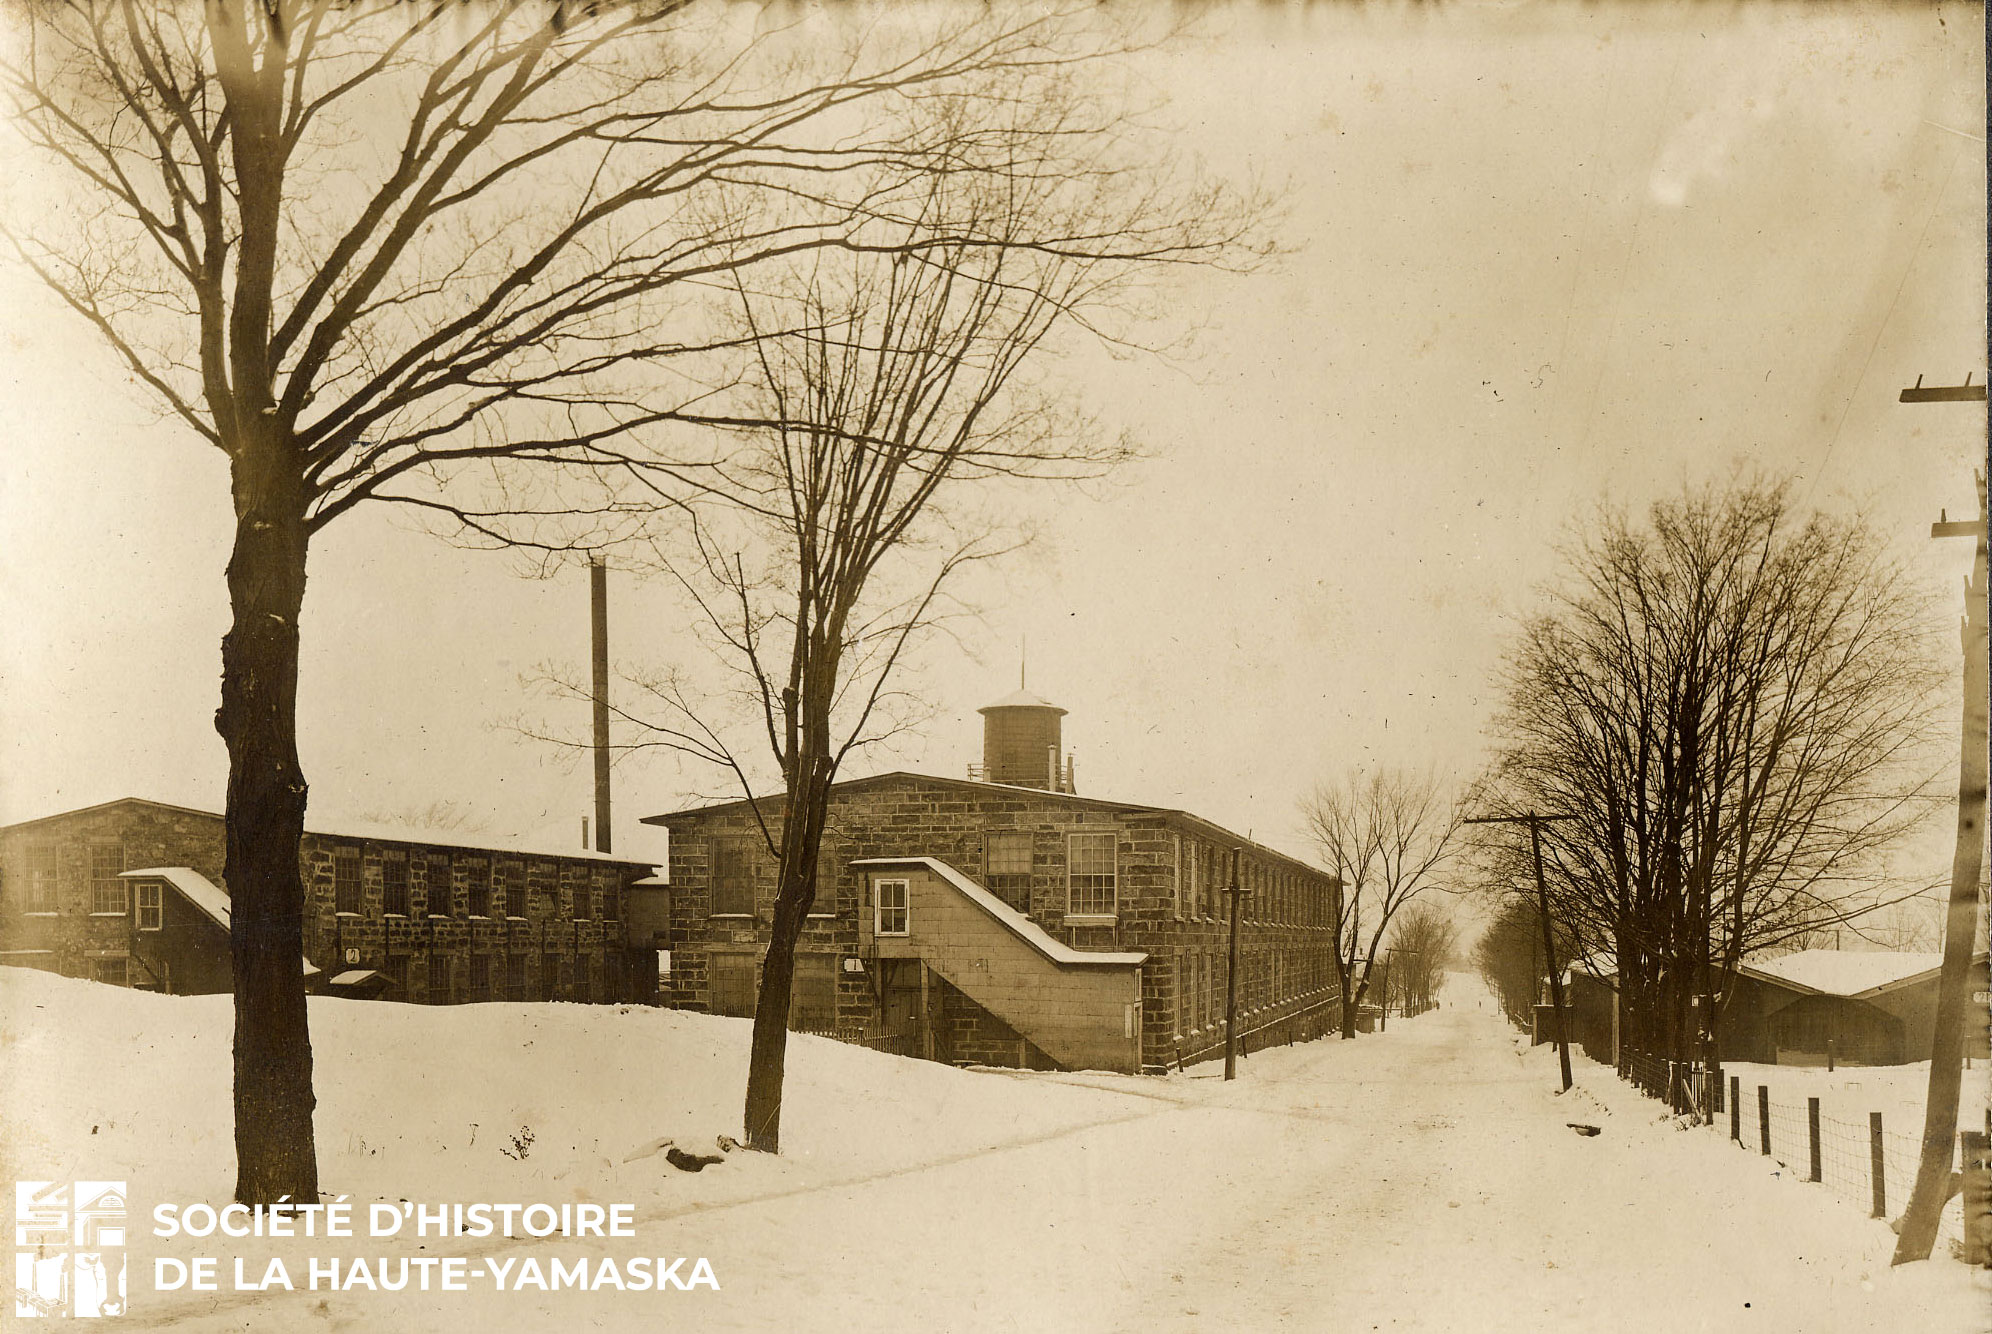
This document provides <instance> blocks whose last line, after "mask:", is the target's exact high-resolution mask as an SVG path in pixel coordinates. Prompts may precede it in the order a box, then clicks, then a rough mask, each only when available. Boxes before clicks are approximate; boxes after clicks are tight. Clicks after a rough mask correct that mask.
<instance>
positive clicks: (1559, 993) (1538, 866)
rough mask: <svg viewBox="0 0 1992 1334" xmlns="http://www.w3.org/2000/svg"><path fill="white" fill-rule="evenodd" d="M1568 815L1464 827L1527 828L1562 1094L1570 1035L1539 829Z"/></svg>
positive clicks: (1490, 819)
mask: <svg viewBox="0 0 1992 1334" xmlns="http://www.w3.org/2000/svg"><path fill="white" fill-rule="evenodd" d="M1573 818H1575V817H1573V816H1568V815H1542V814H1540V813H1538V812H1535V811H1525V812H1524V813H1522V814H1520V815H1483V816H1481V817H1479V818H1478V819H1474V820H1468V821H1466V823H1467V824H1525V825H1527V826H1528V827H1529V848H1530V850H1531V851H1533V852H1534V854H1535V877H1536V909H1537V911H1538V912H1539V913H1540V914H1541V915H1542V961H1543V965H1544V968H1545V969H1546V971H1547V972H1548V973H1549V1003H1550V1008H1551V1009H1552V1010H1554V1011H1555V1012H1556V1059H1557V1061H1558V1063H1559V1064H1560V1065H1561V1066H1562V1068H1563V1091H1564V1092H1566V1093H1568V1092H1569V1091H1570V1083H1571V1080H1570V1034H1569V1033H1568V1032H1567V1031H1566V1029H1567V1027H1568V1026H1567V1025H1566V1024H1565V1023H1564V1022H1563V979H1562V977H1560V976H1559V975H1558V974H1557V971H1556V937H1555V935H1554V933H1553V932H1552V931H1551V930H1550V924H1549V886H1548V884H1547V883H1546V882H1545V881H1544V879H1543V874H1542V826H1543V824H1544V822H1546V821H1549V820H1569V819H1573Z"/></svg>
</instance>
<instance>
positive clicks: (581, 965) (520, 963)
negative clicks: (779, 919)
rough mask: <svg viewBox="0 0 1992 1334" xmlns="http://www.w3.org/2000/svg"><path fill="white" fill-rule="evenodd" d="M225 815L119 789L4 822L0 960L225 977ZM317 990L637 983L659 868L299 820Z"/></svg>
mask: <svg viewBox="0 0 1992 1334" xmlns="http://www.w3.org/2000/svg"><path fill="white" fill-rule="evenodd" d="M224 847H225V843H224V831H223V825H222V817H221V816H220V815H218V814H216V813H215V812H212V811H202V810H196V809H193V808H190V807H185V806H175V805H171V804H169V803H166V802H159V801H149V800H145V799H143V798H138V797H127V798H122V799H120V800H117V801H110V802H105V803H103V804H101V805H96V806H89V807H84V808H82V809H79V810H73V811H66V812H63V813H61V814H58V815H50V816H45V817H43V818H41V819H37V820H29V821H25V822H23V823H20V824H15V825H9V826H7V827H6V828H4V829H0V964H11V965H15V966H22V967H30V968H39V969H43V970H45V971H49V972H55V973H61V974H63V975H64V976H68V977H84V978H91V979H94V980H96V981H99V982H109V983H113V984H115V985H118V986H130V987H139V988H143V989H146V990H152V991H161V992H170V993H173V994H179V995H191V994H202V993H212V992H225V991H228V990H230V989H231V988H232V986H233V980H232V976H231V971H230V966H229V935H228V933H229V897H228V887H227V883H226V880H225V878H224V877H223V874H222V866H223V862H224V855H225V854H224ZM298 863H299V869H300V871H301V873H302V875H303V879H304V887H305V908H304V958H303V959H301V960H300V961H299V966H300V967H301V968H302V969H303V971H304V973H305V976H306V978H307V980H308V983H309V985H311V986H312V987H313V988H314V989H316V990H323V991H327V992H331V993H335V994H341V995H346V996H353V997H361V998H380V999H385V1000H400V1001H416V1002H422V1003H427V1004H436V1005H449V1004H458V1003H463V1002H468V1001H482V1000H573V1001H597V1002H609V1001H624V1000H629V999H632V998H644V997H648V996H649V995H650V994H651V992H652V991H653V989H654V986H655V970H656V955H655V954H654V953H653V952H652V950H651V949H650V948H649V946H648V943H647V939H646V940H645V942H644V943H643V944H640V945H637V946H634V947H632V945H631V942H630V928H629V926H628V922H629V919H630V918H631V916H632V915H634V916H637V917H639V918H640V917H641V916H642V915H643V913H644V912H645V911H646V910H648V907H649V905H648V899H649V898H650V897H652V896H654V895H655V893H656V892H657V890H656V886H657V885H658V882H657V881H656V880H655V878H654V877H653V876H652V874H651V873H652V871H653V870H654V868H653V867H652V866H650V865H649V864H647V863H638V862H632V861H622V860H618V859H615V858H612V857H608V856H604V855H600V854H596V853H591V852H584V851H578V850H577V851H568V852H547V851H538V850H531V849H527V848H525V847H521V846H515V845H513V844H511V843H509V842H507V841H504V840H489V841H480V840H477V839H471V840H466V841H461V842H459V841H453V840H445V839H442V838H440V837H438V838H424V837H423V836H422V835H421V834H419V833H416V832H414V831H410V830H407V829H402V828H400V827H397V826H380V827H374V826H364V825H343V826H341V827H339V828H336V829H333V828H320V829H313V830H307V832H306V833H305V835H304V837H303V838H302V839H301V840H300V842H299V846H298Z"/></svg>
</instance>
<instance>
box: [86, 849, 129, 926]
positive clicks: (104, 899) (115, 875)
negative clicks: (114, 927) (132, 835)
mask: <svg viewBox="0 0 1992 1334" xmlns="http://www.w3.org/2000/svg"><path fill="white" fill-rule="evenodd" d="M124 868H125V864H124V845H123V844H121V843H97V844H93V845H92V846H91V848H90V911H91V912H93V913H117V914H119V915H123V914H124V913H128V912H130V911H131V886H129V885H127V884H126V883H125V882H124V881H123V880H121V879H119V875H120V874H121V873H122V872H123V871H124Z"/></svg>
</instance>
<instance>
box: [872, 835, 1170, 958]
mask: <svg viewBox="0 0 1992 1334" xmlns="http://www.w3.org/2000/svg"><path fill="white" fill-rule="evenodd" d="M851 865H853V866H924V867H926V868H927V869H928V870H929V871H932V872H933V873H934V874H935V875H937V876H939V877H940V878H941V879H943V880H945V881H947V882H948V883H949V884H950V885H953V886H954V887H955V888H956V889H958V890H960V891H961V892H962V894H964V895H966V896H967V897H968V899H969V900H970V901H971V902H973V903H974V904H975V905H976V906H977V907H979V908H981V909H982V910H983V911H984V912H986V913H988V914H989V915H990V916H991V917H994V918H995V919H996V920H997V921H998V922H1000V923H1002V924H1003V925H1004V926H1006V927H1008V928H1010V931H1011V933H1012V934H1013V935H1015V936H1017V937H1018V938H1020V939H1021V940H1022V941H1023V942H1024V943H1025V944H1026V945H1029V946H1030V947H1031V948H1032V949H1034V950H1036V951H1037V952H1038V953H1040V954H1042V955H1044V956H1045V957H1046V958H1047V959H1050V960H1051V961H1052V962H1053V963H1070V964H1093V965H1096V966H1105V967H1113V968H1127V967H1132V966H1135V965H1138V964H1141V963H1144V962H1146V961H1147V959H1148V956H1147V955H1146V954H1142V953H1139V952H1133V951H1128V952H1122V953H1106V952H1103V951H1100V950H1075V949H1073V948H1072V947H1071V946H1070V945H1068V944H1066V943H1065V942H1064V941H1062V940H1059V939H1057V938H1055V937H1053V936H1052V935H1051V934H1050V933H1049V932H1047V931H1046V930H1045V929H1044V928H1043V927H1041V926H1039V925H1038V924H1037V923H1036V922H1033V921H1032V920H1031V919H1030V918H1028V917H1026V916H1024V915H1023V914H1022V913H1020V912H1018V911H1017V910H1016V909H1015V908H1012V907H1011V906H1010V905H1009V904H1007V903H1005V902H1003V900H1001V899H999V898H997V897H996V896H995V895H994V894H991V893H990V892H989V891H988V890H986V889H984V888H983V887H982V886H980V885H978V884H976V883H975V882H974V881H973V880H970V879H969V878H968V877H967V876H965V875H963V874H962V873H961V872H960V871H957V870H955V868H954V867H952V866H949V865H948V864H947V863H946V862H944V861H942V860H940V859H939V858H938V857H861V858H859V859H858V860H857V861H854V862H852V863H851Z"/></svg>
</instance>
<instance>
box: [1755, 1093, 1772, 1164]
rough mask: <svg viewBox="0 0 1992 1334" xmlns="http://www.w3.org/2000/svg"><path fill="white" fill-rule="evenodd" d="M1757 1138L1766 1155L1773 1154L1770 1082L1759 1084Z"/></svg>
mask: <svg viewBox="0 0 1992 1334" xmlns="http://www.w3.org/2000/svg"><path fill="white" fill-rule="evenodd" d="M1757 1139H1758V1142H1759V1143H1761V1144H1762V1145H1763V1146H1764V1156H1765V1157H1766V1158H1768V1157H1770V1156H1771V1089H1770V1086H1769V1085H1768V1084H1759V1085H1757Z"/></svg>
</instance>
